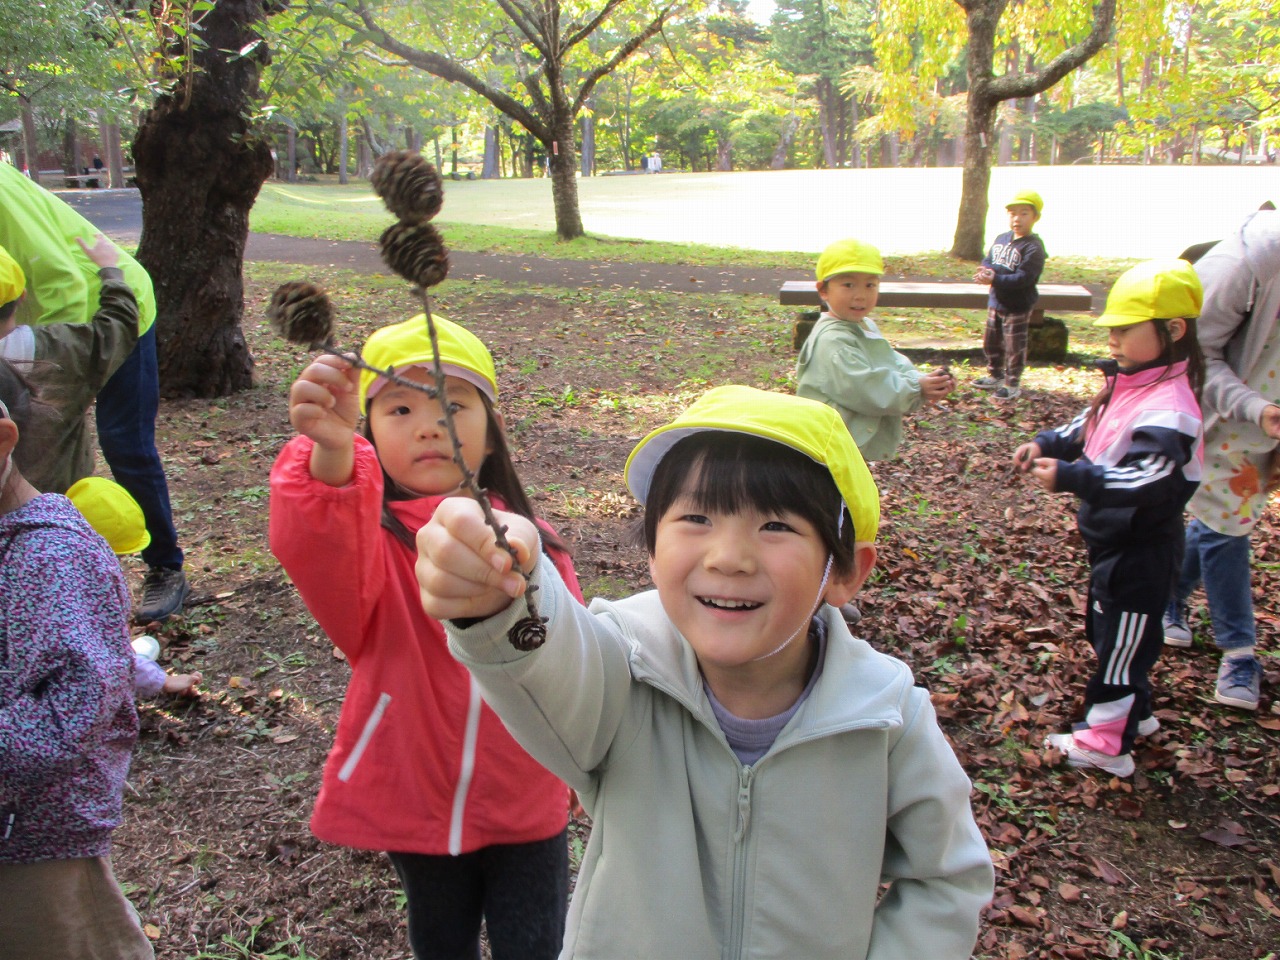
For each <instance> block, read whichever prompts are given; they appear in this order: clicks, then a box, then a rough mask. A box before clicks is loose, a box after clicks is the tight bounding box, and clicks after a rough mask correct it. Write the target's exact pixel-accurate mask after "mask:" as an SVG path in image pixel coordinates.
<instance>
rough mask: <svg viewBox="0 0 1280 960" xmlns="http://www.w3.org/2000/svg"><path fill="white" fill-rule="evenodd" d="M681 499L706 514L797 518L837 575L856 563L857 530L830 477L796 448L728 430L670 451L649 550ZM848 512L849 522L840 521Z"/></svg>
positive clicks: (652, 509)
mask: <svg viewBox="0 0 1280 960" xmlns="http://www.w3.org/2000/svg"><path fill="white" fill-rule="evenodd" d="M681 497H688V498H689V499H690V500H691V501H692V503H693V506H694V507H695V509H697V510H704V511H706V512H708V513H727V514H736V513H745V512H747V511H755V512H759V513H794V514H797V515H798V516H801V517H803V518H804V519H805V520H807V521H809V523H811V524H813V526H814V528H815V529H816V530H817V531H818V532H819V533H820V535H821V537H822V539H823V542H824V543H825V544H826V547H827V550H828V551H829V552H831V553H832V554H833V555H834V556H835V560H836V566H837V568H838V569H844V568H845V566H846V564H848V563H850V562H851V560H852V555H853V554H852V547H853V541H854V531H853V529H852V526H853V525H852V523H851V521H850V520H849V517H848V515H847V513H845V508H844V501H843V500H842V499H841V496H840V491H839V489H838V488H837V487H836V484H835V481H834V480H833V479H832V478H831V473H830V471H829V470H827V468H826V467H825V466H823V465H822V464H820V463H815V462H814V461H813V460H811V459H810V458H809V457H807V456H805V455H804V454H803V453H801V452H800V451H798V450H794V449H792V448H791V447H788V446H785V445H783V444H780V443H775V442H774V441H772V440H766V439H764V438H762V437H757V436H752V435H750V434H743V433H731V432H728V431H723V432H720V431H717V432H710V431H708V432H706V433H696V434H693V435H692V436H689V437H686V438H684V439H683V440H681V441H680V442H679V443H677V444H676V445H675V446H673V447H672V448H671V451H670V452H669V453H668V454H667V455H666V456H665V457H663V458H662V461H661V462H660V463H659V464H658V467H657V469H656V470H655V471H654V475H653V482H652V483H651V484H650V487H649V496H648V500H647V502H646V504H645V516H644V534H645V546H646V547H647V548H648V550H649V553H650V554H652V553H653V551H654V548H655V546H656V544H657V527H658V521H659V520H660V519H661V518H662V516H663V515H664V514H665V513H666V512H667V510H669V509H670V508H671V505H672V504H673V503H675V502H676V500H678V499H680V498H681ZM842 513H844V523H843V524H841V523H840V519H841V515H842Z"/></svg>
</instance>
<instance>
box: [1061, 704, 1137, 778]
mask: <svg viewBox="0 0 1280 960" xmlns="http://www.w3.org/2000/svg"><path fill="white" fill-rule="evenodd" d="M1152 719H1154V718H1152ZM1044 745H1045V746H1046V747H1052V748H1053V749H1055V750H1057V751H1058V752H1059V753H1061V754H1062V755H1063V756H1065V757H1066V758H1067V763H1069V764H1070V765H1071V766H1073V767H1080V768H1081V769H1084V770H1105V771H1106V772H1107V773H1111V774H1114V775H1115V776H1117V777H1131V776H1133V771H1134V763H1133V757H1131V756H1129V754H1127V753H1122V754H1120V756H1118V757H1112V756H1109V755H1108V754H1105V753H1099V752H1098V751H1096V750H1090V749H1088V748H1087V747H1080V746H1076V738H1075V734H1071V733H1054V734H1050V735H1049V736H1048V737H1046V738H1045V741H1044Z"/></svg>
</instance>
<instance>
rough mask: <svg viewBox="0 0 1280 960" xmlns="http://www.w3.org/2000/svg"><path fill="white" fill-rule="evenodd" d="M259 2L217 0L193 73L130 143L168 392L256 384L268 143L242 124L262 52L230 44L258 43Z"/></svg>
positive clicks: (205, 392)
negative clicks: (250, 292)
mask: <svg viewBox="0 0 1280 960" xmlns="http://www.w3.org/2000/svg"><path fill="white" fill-rule="evenodd" d="M265 16H266V11H265V9H264V6H263V4H262V3H261V2H256V3H255V2H253V0H219V2H218V3H217V5H216V6H215V7H214V8H213V9H212V10H211V11H210V12H209V15H208V16H207V17H206V18H205V21H204V36H205V39H206V41H207V44H208V45H207V47H206V48H205V49H203V50H202V51H200V52H198V53H197V54H196V58H195V59H196V69H195V70H194V71H193V72H191V73H190V74H188V75H187V76H186V77H184V78H183V79H182V80H181V81H180V82H179V83H178V85H177V86H176V87H175V88H174V90H173V91H172V92H171V93H168V94H165V95H162V96H161V97H159V98H158V99H157V100H156V103H155V105H154V106H153V107H152V108H151V109H150V110H148V111H147V112H146V113H145V114H144V115H143V117H142V122H141V124H140V125H139V127H138V133H137V136H136V137H135V139H134V142H133V158H134V164H135V166H136V168H137V179H138V189H139V191H140V192H141V194H142V239H141V242H140V243H139V245H138V260H139V261H140V262H141V263H142V265H143V266H144V267H146V268H147V271H148V272H149V273H150V274H151V280H152V283H153V284H154V285H155V293H156V307H157V316H156V333H157V348H158V350H159V366H160V389H161V393H162V395H164V396H167V397H215V396H225V395H227V394H230V393H234V392H236V391H238V390H244V389H247V388H249V387H250V386H252V384H253V358H252V357H251V356H250V354H249V349H248V346H247V345H246V343H245V340H244V335H243V333H242V332H241V329H240V320H241V317H242V315H243V313H244V275H243V269H242V267H243V261H244V247H245V241H246V240H247V239H248V235H249V210H250V208H251V207H252V206H253V202H254V200H255V199H256V198H257V196H258V190H259V188H260V187H261V186H262V183H263V181H264V180H266V179H267V177H268V176H270V175H271V168H272V161H271V149H270V146H269V145H268V144H267V142H266V140H264V139H262V138H261V137H259V136H258V135H257V134H256V132H255V131H253V130H251V129H250V126H249V123H248V121H247V120H246V115H247V114H248V111H249V108H250V106H251V104H252V103H253V101H254V99H255V98H256V97H257V94H258V77H259V72H260V70H261V64H262V62H265V60H266V53H265V49H264V48H259V49H260V50H262V51H263V52H262V53H261V54H260V55H250V56H246V57H240V58H238V59H235V60H233V61H228V59H227V57H226V55H225V54H224V53H223V51H226V50H233V51H234V50H240V49H241V48H243V47H244V46H246V45H247V44H248V43H250V42H251V41H253V40H255V39H257V38H258V37H257V33H256V24H257V23H258V22H259V21H261V20H262V19H263V18H264V17H265Z"/></svg>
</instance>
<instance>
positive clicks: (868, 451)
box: [796, 240, 956, 460]
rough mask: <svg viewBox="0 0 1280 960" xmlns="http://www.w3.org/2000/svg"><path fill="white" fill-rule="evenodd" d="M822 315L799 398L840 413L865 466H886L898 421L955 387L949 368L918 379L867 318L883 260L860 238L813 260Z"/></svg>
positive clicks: (800, 369) (807, 347)
mask: <svg viewBox="0 0 1280 960" xmlns="http://www.w3.org/2000/svg"><path fill="white" fill-rule="evenodd" d="M816 273H817V277H818V295H819V296H821V297H822V300H823V302H824V303H825V304H826V308H827V309H826V311H825V312H824V313H823V314H822V316H821V317H819V318H818V322H817V323H816V324H815V325H814V327H813V332H812V333H810V334H809V337H808V339H807V340H805V342H804V346H803V347H801V348H800V358H799V360H798V361H797V364H796V393H797V394H798V395H799V396H802V397H808V398H809V399H811V400H818V401H820V402H821V403H825V404H826V405H827V406H829V407H831V408H832V409H834V410H835V411H836V413H838V414H840V418H841V419H842V420H844V423H845V426H846V427H848V429H849V433H850V434H851V435H852V436H853V441H854V443H856V444H857V445H858V449H859V450H860V451H861V452H862V456H864V457H865V458H866V459H867V460H889V459H892V458H893V457H894V456H895V455H896V454H897V452H898V444H899V443H900V442H901V441H902V416H903V414H906V413H911V412H913V411H915V410H919V409H920V407H921V406H923V405H924V404H926V403H933V402H934V401H937V400H941V399H942V398H943V397H945V396H946V395H947V394H949V393H950V392H951V391H952V390H954V389H955V386H956V382H955V378H954V377H952V376H951V374H950V373H948V372H947V371H946V370H935V371H934V372H933V373H927V374H921V373H920V372H919V371H917V370H916V368H915V366H914V365H913V364H912V363H911V361H910V360H908V359H907V358H906V357H904V356H903V355H902V354H900V353H898V352H897V351H896V350H894V349H893V347H891V346H889V341H888V340H886V339H885V338H884V335H883V334H881V333H880V329H879V327H877V326H876V324H875V321H874V320H872V319H871V316H870V314H871V311H872V310H874V309H875V307H876V299H877V298H878V297H879V295H880V276H881V275H882V274H883V273H884V261H883V260H882V259H881V258H880V251H879V250H877V249H876V248H875V247H873V246H871V245H870V244H869V243H863V242H862V241H860V240H840V241H837V242H836V243H833V244H831V246H829V247H827V249H826V250H824V251H822V255H821V256H820V257H818V267H817V271H816Z"/></svg>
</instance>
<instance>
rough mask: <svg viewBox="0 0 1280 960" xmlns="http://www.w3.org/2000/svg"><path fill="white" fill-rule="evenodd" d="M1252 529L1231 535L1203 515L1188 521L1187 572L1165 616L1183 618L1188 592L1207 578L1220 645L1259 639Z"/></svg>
mask: <svg viewBox="0 0 1280 960" xmlns="http://www.w3.org/2000/svg"><path fill="white" fill-rule="evenodd" d="M1249 556H1250V550H1249V535H1248V534H1245V535H1244V536H1242V537H1229V536H1227V535H1226V534H1224V533H1218V532H1217V531H1216V530H1211V529H1210V528H1209V527H1206V526H1205V525H1204V524H1203V523H1201V522H1200V521H1199V520H1192V521H1191V522H1190V523H1189V524H1187V550H1186V553H1185V554H1184V555H1183V558H1182V576H1181V577H1179V578H1178V583H1177V586H1176V587H1175V588H1174V593H1173V600H1172V602H1171V603H1170V604H1169V609H1168V612H1167V613H1166V614H1165V619H1166V620H1177V621H1179V622H1181V621H1182V620H1183V618H1184V610H1185V609H1186V604H1187V597H1189V596H1191V591H1193V590H1194V589H1195V588H1196V587H1197V586H1199V584H1200V582H1201V581H1202V580H1203V581H1204V594H1205V598H1206V599H1207V600H1208V601H1209V619H1210V622H1212V624H1213V640H1214V642H1215V643H1216V644H1217V645H1218V649H1220V650H1238V649H1240V648H1241V647H1251V646H1253V645H1254V642H1255V640H1256V639H1257V633H1256V630H1255V626H1254V620H1253V587H1252V584H1251V583H1250V579H1249Z"/></svg>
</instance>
